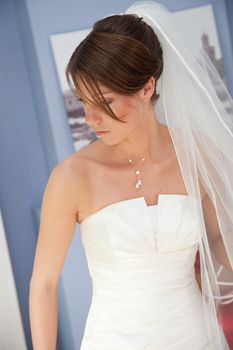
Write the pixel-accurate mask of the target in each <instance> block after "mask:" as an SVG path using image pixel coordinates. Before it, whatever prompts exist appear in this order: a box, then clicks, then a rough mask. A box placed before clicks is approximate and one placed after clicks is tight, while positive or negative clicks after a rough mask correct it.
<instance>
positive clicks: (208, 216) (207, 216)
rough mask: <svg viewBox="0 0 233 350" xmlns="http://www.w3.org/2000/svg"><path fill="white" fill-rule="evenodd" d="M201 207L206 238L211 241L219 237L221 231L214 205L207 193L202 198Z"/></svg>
mask: <svg viewBox="0 0 233 350" xmlns="http://www.w3.org/2000/svg"><path fill="white" fill-rule="evenodd" d="M202 209H203V216H204V222H205V227H206V233H207V236H208V239H209V240H210V241H213V240H215V239H217V238H219V237H221V231H220V227H219V224H218V219H217V215H216V210H215V207H214V205H213V203H212V201H211V199H210V197H209V195H208V194H207V193H206V194H205V197H204V199H203V200H202Z"/></svg>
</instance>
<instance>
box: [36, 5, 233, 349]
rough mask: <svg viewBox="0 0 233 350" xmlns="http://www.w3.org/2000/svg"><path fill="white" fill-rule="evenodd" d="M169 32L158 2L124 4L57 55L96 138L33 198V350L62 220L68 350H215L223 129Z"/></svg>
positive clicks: (50, 317)
mask: <svg viewBox="0 0 233 350" xmlns="http://www.w3.org/2000/svg"><path fill="white" fill-rule="evenodd" d="M179 30H180V29H179V25H178V24H177V23H175V22H173V20H172V18H171V15H170V13H169V12H168V11H167V10H166V9H165V8H164V7H163V6H162V5H160V4H158V3H156V2H142V3H136V4H134V5H132V6H131V7H130V8H129V9H128V10H127V11H126V13H124V14H120V15H112V16H108V17H105V18H104V19H102V20H99V21H98V22H96V23H95V24H94V26H93V29H92V31H91V32H90V33H89V34H88V36H87V37H86V38H85V39H84V40H83V41H82V42H81V44H80V45H79V46H78V47H77V48H76V49H75V51H74V53H73V54H72V56H71V58H70V60H69V63H68V65H67V79H68V82H69V84H70V86H71V88H72V89H73V91H74V93H75V94H76V95H77V96H78V98H79V100H80V101H81V102H82V103H83V108H84V111H85V121H86V123H87V124H88V125H89V126H90V127H91V128H93V129H94V131H95V132H96V134H97V135H98V139H97V140H95V141H94V142H92V143H90V144H89V145H87V146H85V147H84V148H83V149H82V150H80V151H78V152H76V153H74V154H73V155H71V156H69V157H68V158H66V159H64V160H63V161H62V162H61V163H60V164H58V165H57V166H56V167H55V168H54V170H53V171H52V173H51V175H50V178H49V181H48V183H47V186H46V189H45V192H44V197H43V202H42V209H41V222H40V232H39V237H38V243H37V249H36V254H35V261H34V269H33V274H32V278H31V284H30V323H31V331H32V338H33V346H34V349H35V350H39V349H42V348H43V349H55V348H56V338H57V284H58V280H59V276H60V273H61V270H62V266H63V264H64V261H65V257H66V254H67V251H68V247H69V245H70V243H71V240H72V236H73V233H74V229H75V225H76V224H80V229H81V238H82V242H83V245H84V249H85V252H86V254H87V259H88V267H89V271H90V275H91V277H92V282H93V297H92V303H91V306H90V309H89V313H88V318H87V321H86V326H85V332H84V336H83V339H82V344H81V350H97V349H98V350H105V349H106V350H107V349H111V350H119V349H122V350H142V349H143V350H155V349H156V350H158V349H161V350H165V349H174V350H182V349H183V350H186V349H190V350H191V349H193V350H202V349H203V350H204V349H209V350H217V349H218V350H219V349H224V350H225V349H229V346H228V344H227V340H226V338H225V335H224V332H223V329H222V324H221V313H220V312H219V310H220V308H219V305H220V303H223V302H224V301H226V300H229V299H230V298H232V287H231V286H232V284H231V282H232V280H233V275H232V266H233V250H232V249H231V248H232V246H233V225H232V221H231V220H232V218H231V215H230V213H232V209H233V193H232V189H233V186H232V185H233V183H232V182H233V177H232V175H233V158H232V154H231V153H230V151H229V149H230V147H231V146H233V134H232V131H233V127H232V120H231V119H230V118H229V114H228V113H227V112H226V111H225V110H224V109H223V108H222V105H221V101H220V100H219V99H218V97H217V95H216V94H215V93H214V86H213V83H212V81H213V80H212V78H213V76H214V78H215V81H216V79H217V81H218V82H219V83H220V84H221V82H220V81H219V79H220V78H219V77H218V75H217V72H216V71H215V70H214V68H213V66H212V65H211V62H210V61H208V58H207V57H206V56H205V55H204V53H200V52H197V51H198V50H196V51H195V49H194V47H195V45H194V43H192V45H189V44H190V43H189V42H188V41H186V40H187V39H186V38H185V36H184V37H183V36H182V32H180V31H179ZM208 70H209V72H208ZM210 73H211V74H210ZM222 88H223V89H225V90H226V88H225V87H224V86H222ZM225 90H224V91H225ZM228 98H229V102H230V103H231V105H232V100H231V98H230V96H229V97H228ZM210 126H211V127H210ZM198 253H199V254H200V272H201V274H200V276H199V275H195V269H194V264H195V261H196V258H197V254H198ZM220 271H223V272H224V273H225V275H224V276H225V280H224V281H225V282H222V283H223V284H222V283H219V281H218V276H219V273H220ZM224 283H225V284H224ZM42 286H44V288H43V287H42ZM226 286H227V287H226ZM223 287H224V288H223ZM230 301H231V300H230Z"/></svg>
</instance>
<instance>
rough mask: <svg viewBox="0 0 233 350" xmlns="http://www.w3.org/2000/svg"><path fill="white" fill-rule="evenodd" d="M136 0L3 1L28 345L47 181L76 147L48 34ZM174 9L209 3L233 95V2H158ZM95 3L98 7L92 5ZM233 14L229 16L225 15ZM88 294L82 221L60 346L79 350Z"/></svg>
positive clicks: (19, 279) (10, 202)
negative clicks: (31, 284)
mask: <svg viewBox="0 0 233 350" xmlns="http://www.w3.org/2000/svg"><path fill="white" fill-rule="evenodd" d="M132 2H133V1H131V0H124V1H123V0H118V1H108V0H99V1H98V6H96V1H94V0H92V1H91V0H86V1H85V2H78V1H77V0H76V1H75V0H67V1H55V0H53V1H46V0H41V1H33V0H1V2H0V52H1V54H0V81H1V89H0V118H1V119H0V123H1V124H0V125H1V127H0V164H1V175H0V176H1V181H0V201H1V203H0V204H1V208H2V214H3V220H4V225H5V229H6V233H7V241H8V245H9V250H10V255H11V261H12V266H13V271H14V277H15V282H16V287H17V291H18V298H19V303H20V308H21V314H22V319H23V323H24V330H25V334H26V338H27V343H28V349H32V345H31V338H30V328H29V313H28V296H29V289H28V288H29V281H30V277H31V272H32V266H33V260H34V252H35V245H36V240H37V233H38V223H37V222H36V218H35V216H34V214H35V209H36V208H39V207H40V203H41V199H42V195H43V191H44V187H45V185H46V182H47V179H48V176H49V174H50V172H51V170H52V168H53V167H54V166H55V164H56V163H57V162H59V161H61V160H62V159H64V158H65V157H66V156H68V155H69V154H71V153H73V152H74V149H73V145H72V140H71V137H70V131H69V127H68V123H67V118H66V111H65V106H64V103H63V98H62V95H61V91H60V87H59V83H58V78H57V75H56V71H55V66H54V61H53V56H52V51H51V46H50V42H49V36H50V35H51V34H54V33H60V32H69V31H73V30H78V29H83V28H87V27H90V26H91V25H92V24H93V22H94V21H95V20H97V19H99V18H101V17H103V16H105V15H108V14H110V13H118V12H123V11H124V10H125V9H126V8H127V7H128V6H129V5H130V4H131V3H132ZM161 2H162V3H163V4H164V5H165V6H167V7H168V8H169V9H170V10H172V11H173V10H179V9H185V8H189V7H193V6H200V5H205V4H209V3H212V4H214V12H215V15H216V19H217V26H218V29H219V36H220V40H221V48H222V52H223V54H224V67H225V71H226V75H227V77H228V84H229V90H230V92H231V94H232V95H233V76H232V65H233V64H232V54H233V53H232V46H231V43H232V41H231V43H230V40H232V38H233V36H231V38H230V40H229V28H230V30H231V34H232V33H233V27H232V26H233V24H232V22H231V23H230V21H228V20H227V19H228V18H233V6H232V2H231V0H226V3H225V1H223V0H215V1H214V0H212V1H211V0H209V1H207V0H205V1H204V0H177V1H170V0H163V1H162V0H161ZM92 8H95V10H94V11H90V9H92ZM227 16H228V17H227ZM90 299H91V284H90V278H89V274H88V270H87V264H86V258H85V254H84V251H83V249H82V245H81V241H80V237H79V227H77V232H76V233H75V236H74V238H73V241H72V244H71V246H70V249H69V252H68V255H67V258H66V262H65V265H64V268H63V272H62V276H61V280H60V283H59V336H58V338H59V339H58V349H63V350H68V349H69V350H78V349H79V345H80V341H81V338H82V334H83V330H84V325H85V320H86V316H87V311H88V308H89V304H90Z"/></svg>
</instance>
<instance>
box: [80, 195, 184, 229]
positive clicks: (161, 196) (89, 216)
mask: <svg viewBox="0 0 233 350" xmlns="http://www.w3.org/2000/svg"><path fill="white" fill-rule="evenodd" d="M167 197H168V198H169V197H172V198H174V197H180V198H189V197H190V196H189V195H187V194H164V193H160V194H159V195H158V196H157V198H158V201H157V204H147V202H146V199H145V197H144V196H140V197H134V198H128V199H124V200H121V201H118V202H114V203H110V204H108V205H106V206H104V207H102V208H100V209H98V210H96V211H95V212H93V213H91V214H89V215H88V216H86V217H85V218H84V219H83V220H82V221H81V222H80V223H79V225H80V226H82V224H83V223H85V222H87V221H88V220H89V219H91V218H92V217H94V216H96V215H98V214H100V213H101V212H102V211H104V210H107V209H109V208H112V207H114V206H117V205H122V204H126V203H127V202H128V203H129V204H131V203H132V202H134V201H142V202H143V203H144V205H145V207H146V208H148V209H149V208H150V207H151V208H156V207H158V206H159V204H160V201H161V200H162V198H167Z"/></svg>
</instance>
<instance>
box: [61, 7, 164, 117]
mask: <svg viewBox="0 0 233 350" xmlns="http://www.w3.org/2000/svg"><path fill="white" fill-rule="evenodd" d="M162 56H163V55H162V48H161V45H160V42H159V40H158V38H157V36H156V35H155V33H154V31H153V29H152V28H151V27H150V26H149V25H148V24H147V23H146V22H144V21H143V20H142V18H140V17H138V16H137V15H134V14H123V15H113V16H109V17H105V18H103V19H101V20H99V21H97V22H96V23H95V24H94V26H93V29H92V31H91V32H90V33H89V34H88V35H87V36H86V38H85V39H84V40H83V41H82V42H81V43H80V44H79V45H78V46H77V48H76V49H75V51H74V52H73V54H72V56H71V58H70V60H69V63H68V65H67V68H66V77H67V81H68V84H69V86H70V88H71V89H72V90H73V91H74V92H75V93H76V92H77V91H80V92H82V91H81V89H80V85H79V83H80V82H82V84H83V85H84V87H85V89H86V90H87V91H88V92H89V93H90V95H91V96H92V98H93V101H94V103H96V104H97V105H99V106H100V107H101V108H103V109H104V110H105V112H107V113H108V114H109V115H110V116H111V117H112V118H114V119H117V120H119V119H118V118H117V116H116V115H115V114H114V112H113V111H112V109H111V108H110V106H109V105H108V104H107V102H106V100H105V99H104V96H103V95H102V93H101V91H100V88H99V85H98V83H101V84H103V85H105V86H106V87H108V88H110V89H111V90H113V91H115V92H117V93H120V94H123V95H131V94H134V93H136V92H138V91H139V90H140V89H141V88H142V87H143V86H144V85H145V84H146V83H147V81H148V79H149V78H150V77H151V76H153V77H155V81H156V82H157V80H158V79H159V77H160V75H161V73H162V70H163V57H162ZM158 98H159V94H157V93H156V88H155V91H154V93H153V95H152V97H151V101H152V102H155V101H156V100H157V99H158ZM119 121H121V120H119Z"/></svg>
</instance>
